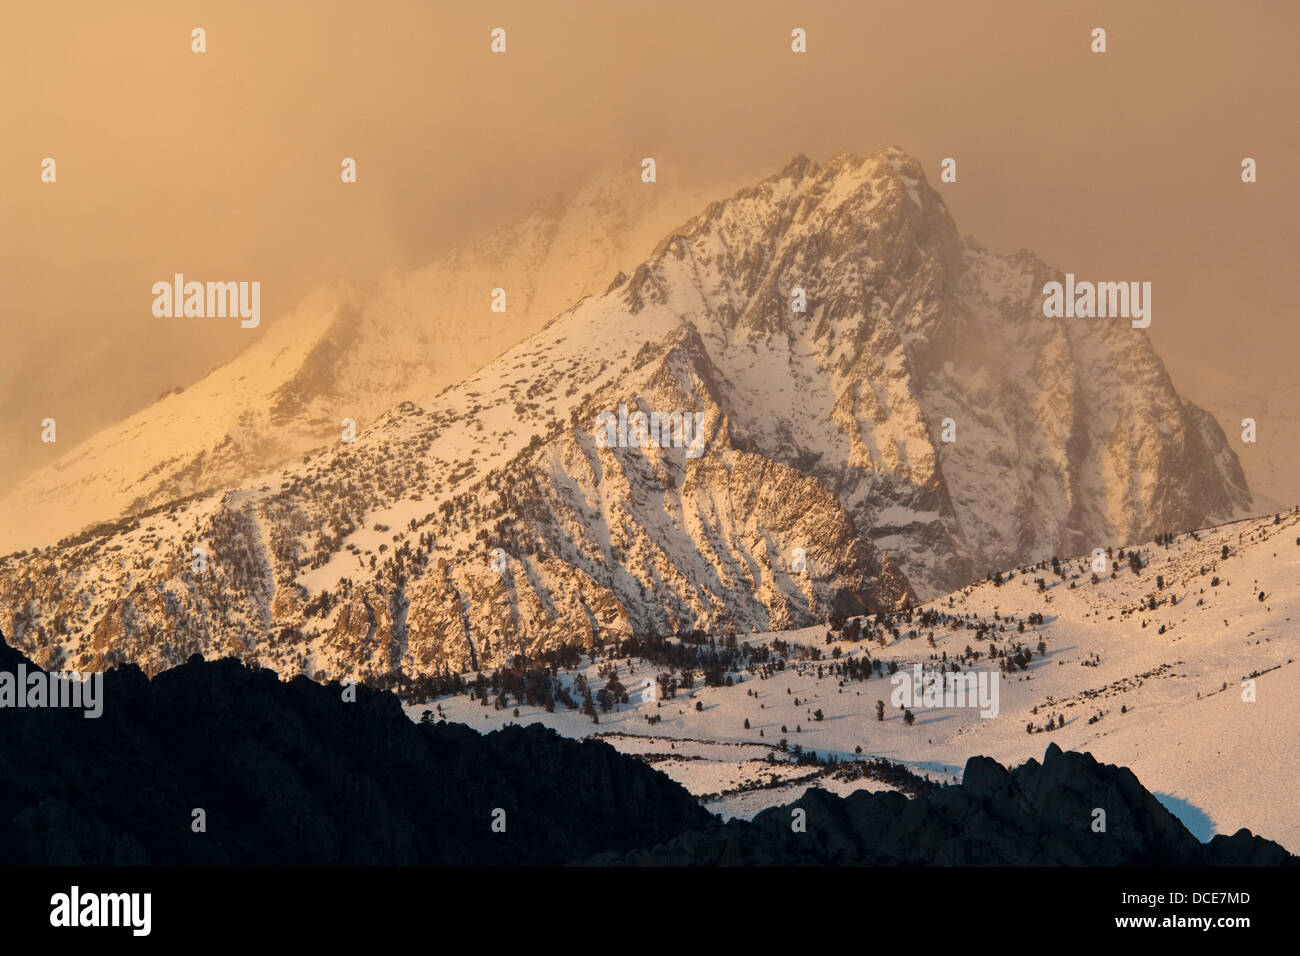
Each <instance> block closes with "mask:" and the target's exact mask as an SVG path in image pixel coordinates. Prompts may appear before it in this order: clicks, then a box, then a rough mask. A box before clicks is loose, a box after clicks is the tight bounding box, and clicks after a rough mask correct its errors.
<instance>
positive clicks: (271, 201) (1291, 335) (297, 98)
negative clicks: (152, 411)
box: [0, 0, 1300, 501]
mask: <svg viewBox="0 0 1300 956" xmlns="http://www.w3.org/2000/svg"><path fill="white" fill-rule="evenodd" d="M196 26H201V27H203V28H204V29H206V31H207V46H208V50H207V52H206V53H204V54H202V55H197V54H193V53H191V52H190V31H191V29H192V28H194V27H196ZM497 26H501V27H504V28H506V30H507V31H508V52H507V53H506V54H505V55H504V56H494V55H492V54H491V53H490V52H489V31H490V30H491V29H492V28H493V27H497ZM796 26H798V27H802V28H804V29H805V30H807V33H808V53H807V54H805V55H794V54H792V53H791V52H790V30H791V29H792V28H793V27H796ZM1097 26H1100V27H1104V28H1106V30H1107V32H1108V47H1109V50H1108V52H1107V53H1105V54H1101V55H1098V54H1093V53H1091V52H1090V49H1089V44H1090V35H1089V34H1090V31H1091V30H1092V28H1093V27H1097ZM1298 27H1300V4H1295V3H1288V2H1281V0H1279V2H1242V0H1236V2H1214V3H1209V2H1187V0H1177V2H1168V0H1146V2H1143V3H1131V2H1119V3H1088V4H1082V3H1066V2H1050V3H1047V2H1033V3H1029V2H1024V3H1021V2H990V3H970V2H966V0H943V2H931V3H923V2H916V0H899V2H881V0H872V2H866V0H852V2H803V3H794V2H789V3H779V2H755V0H744V2H717V0H689V2H679V0H655V2H653V3H634V2H631V0H605V2H578V0H527V2H522V3H512V2H472V3H471V2H468V0H466V2H458V3H437V2H422V3H417V2H399V0H372V2H366V3H362V2H335V0H303V2H298V0H294V2H289V0H221V2H184V0H159V2H139V0H126V2H122V3H111V4H110V3H103V2H98V0H86V2H57V0H53V2H44V3H21V4H20V3H6V4H3V6H0V79H2V80H3V82H0V321H2V322H3V342H4V348H3V349H0V409H2V410H3V412H4V414H3V416H2V421H0V442H2V444H3V447H5V448H6V449H7V450H8V451H7V453H6V454H5V455H4V456H3V461H0V491H3V490H4V489H5V488H7V487H8V486H9V485H10V484H12V483H13V481H15V480H16V479H17V478H19V477H20V476H21V475H22V474H23V473H24V472H26V471H29V470H31V469H33V468H34V467H36V466H38V465H40V464H44V463H46V462H47V461H48V460H50V459H51V457H52V456H54V455H55V454H61V453H65V452H66V451H68V450H70V448H71V447H72V444H73V443H74V442H75V441H77V440H79V439H81V438H84V437H87V436H88V435H90V434H91V433H93V432H94V431H95V430H97V429H98V428H99V427H102V426H103V425H105V424H108V423H109V422H111V421H113V420H116V419H118V418H120V417H122V416H124V415H125V414H128V413H129V412H131V411H134V410H136V409H137V408H139V407H141V406H142V405H143V404H145V403H147V402H149V401H151V400H152V399H153V398H154V397H156V396H157V395H158V393H159V392H160V391H162V390H164V389H167V388H170V387H171V386H173V385H177V384H188V383H190V382H193V381H195V380H196V379H197V378H198V377H200V376H201V375H202V374H203V373H204V372H205V371H206V370H208V369H209V368H211V367H212V366H213V365H214V364H216V363H218V362H220V361H224V360H225V359H227V358H229V357H230V356H231V355H233V354H234V353H235V352H236V351H237V350H238V349H239V348H241V347H243V346H244V345H246V344H247V343H248V341H249V339H248V338H247V337H248V336H249V335H252V334H255V333H253V332H248V331H244V330H241V329H240V328H239V323H238V322H233V323H223V322H197V323H196V322H186V323H175V322H167V321H166V320H159V319H156V318H154V316H153V314H152V312H151V304H152V295H151V293H150V287H151V285H152V283H153V282H154V281H156V280H158V279H162V278H166V277H169V276H170V275H171V274H172V273H173V272H177V271H183V272H185V273H187V274H188V275H190V276H192V277H194V278H197V279H200V280H205V279H232V280H235V279H242V280H258V281H261V283H262V315H263V328H265V327H266V325H267V324H268V323H270V322H274V320H275V316H276V314H277V313H278V312H279V311H281V310H284V309H287V308H288V307H290V306H291V305H292V304H293V303H294V302H296V301H297V300H298V299H299V298H300V297H301V296H302V295H304V294H305V293H306V292H308V291H310V289H312V288H313V287H315V286H317V285H319V284H321V283H323V282H325V281H327V280H330V279H334V278H339V277H344V278H355V279H362V280H364V279H367V278H371V277H373V276H375V275H377V274H378V273H380V272H383V271H384V270H386V269H387V268H389V267H392V266H412V265H415V264H418V263H421V262H424V261H427V260H429V259H431V258H433V257H434V256H436V255H437V254H438V253H439V252H440V251H442V250H444V249H446V248H447V247H448V246H449V245H451V244H454V243H456V242H459V241H462V240H465V239H469V238H472V237H474V236H476V235H478V234H479V233H481V232H483V231H485V230H486V229H487V228H489V227H491V226H493V225H496V224H498V223H500V222H503V221H506V220H508V219H510V218H513V217H514V216H516V215H518V214H520V213H522V212H524V211H525V210H526V209H527V208H528V207H529V206H531V205H532V204H533V203H534V202H535V201H536V200H538V199H540V198H541V197H543V196H545V195H547V194H549V193H553V192H555V191H557V190H563V189H567V188H572V187H573V186H575V185H577V184H578V183H580V182H581V181H583V180H584V179H585V178H586V177H587V176H588V175H590V174H592V173H593V172H595V171H596V170H597V168H598V167H599V166H601V165H602V164H604V163H606V162H608V158H609V157H612V156H620V155H626V154H628V153H629V151H630V152H631V153H634V154H640V153H641V152H642V151H645V150H649V149H651V148H653V149H654V150H656V151H657V152H656V155H657V158H659V170H658V175H659V179H660V181H663V180H664V179H665V178H667V177H671V176H698V177H700V178H702V179H708V180H711V181H716V180H717V179H719V178H729V177H735V176H740V175H742V174H743V175H746V176H748V175H751V174H752V175H753V176H755V177H757V176H758V175H763V174H767V173H770V172H775V171H776V170H778V169H779V168H780V167H781V166H782V165H784V163H785V162H786V161H787V160H788V159H789V158H790V157H791V156H792V155H794V154H795V153H799V152H802V153H806V154H808V155H809V156H811V157H812V158H813V159H816V160H824V159H825V158H827V157H828V156H829V155H831V154H832V153H834V152H835V151H837V150H839V149H847V150H850V151H852V152H856V153H860V154H864V153H867V152H870V151H872V150H874V149H875V148H877V147H879V146H882V145H887V144H888V145H896V146H899V147H901V148H903V149H905V150H906V151H908V152H909V153H911V154H912V155H914V156H916V157H917V158H918V159H920V160H921V161H922V163H923V164H924V165H925V167H926V169H927V170H929V171H930V177H931V182H932V183H934V184H936V185H937V172H938V167H939V161H940V159H942V158H943V157H945V156H952V157H955V158H956V159H957V161H958V172H959V176H958V182H957V183H955V184H949V185H944V186H943V187H942V188H943V190H944V192H943V195H944V197H945V200H946V201H947V203H948V206H949V209H950V210H951V211H952V213H953V215H954V217H955V218H956V220H957V223H958V227H959V228H960V230H961V232H962V233H963V234H969V235H974V236H976V237H978V238H979V239H980V241H981V242H982V243H983V244H984V245H985V246H987V247H988V248H990V249H992V250H995V251H1004V252H1012V251H1015V250H1016V249H1019V248H1022V247H1023V248H1027V249H1030V250H1032V251H1033V252H1035V253H1036V254H1038V255H1039V256H1040V257H1042V258H1043V259H1045V260H1046V261H1047V262H1048V263H1050V264H1052V265H1053V266H1055V267H1057V268H1059V269H1061V270H1063V271H1073V272H1075V273H1076V274H1078V275H1079V276H1081V277H1092V278H1106V279H1115V280H1125V279H1133V280H1150V281H1151V282H1152V283H1153V287H1154V293H1153V302H1154V322H1153V324H1152V327H1151V328H1150V330H1149V334H1150V335H1151V337H1152V339H1153V341H1154V343H1155V346H1156V348H1157V350H1158V351H1159V353H1160V354H1161V356H1162V357H1163V358H1164V359H1165V360H1166V362H1167V364H1168V366H1169V368H1170V371H1171V374H1172V375H1173V378H1174V382H1175V385H1176V386H1177V387H1178V388H1179V390H1180V391H1181V392H1182V393H1183V395H1184V396H1185V397H1188V398H1191V399H1192V400H1194V401H1196V402H1198V403H1200V404H1202V405H1204V406H1205V407H1207V408H1208V409H1209V410H1210V411H1212V412H1213V413H1215V414H1216V416H1217V417H1218V418H1219V420H1220V422H1221V423H1223V424H1224V425H1225V429H1226V430H1227V431H1228V435H1229V438H1230V439H1232V440H1233V444H1234V447H1235V448H1237V449H1238V451H1239V454H1242V457H1243V463H1244V464H1245V466H1246V469H1247V475H1248V477H1250V478H1252V479H1253V478H1254V474H1253V472H1252V464H1251V460H1250V457H1249V456H1250V454H1253V453H1254V451H1253V450H1252V451H1250V452H1246V453H1243V452H1242V451H1241V445H1240V443H1239V442H1237V441H1236V440H1235V439H1236V437H1237V434H1238V432H1239V429H1236V430H1234V429H1232V428H1229V427H1228V425H1229V424H1231V422H1232V418H1233V415H1236V416H1237V418H1238V419H1239V418H1240V413H1239V412H1237V411H1236V410H1237V409H1238V407H1242V408H1253V407H1256V406H1258V407H1263V406H1264V404H1265V403H1266V402H1269V401H1272V402H1273V411H1271V412H1270V415H1269V417H1267V418H1265V417H1261V429H1260V431H1261V435H1260V442H1261V443H1264V442H1267V441H1273V442H1283V441H1289V442H1290V444H1289V446H1287V447H1289V448H1290V449H1294V448H1295V447H1296V445H1297V444H1300V432H1298V431H1297V428H1296V425H1295V417H1294V416H1295V410H1294V405H1292V406H1290V415H1291V417H1290V419H1289V421H1290V424H1289V425H1288V424H1287V422H1286V420H1285V419H1284V418H1283V417H1281V416H1282V413H1283V411H1284V409H1283V405H1282V404H1281V403H1279V400H1278V398H1277V396H1278V395H1279V394H1285V392H1286V389H1287V388H1290V389H1291V390H1292V391H1291V393H1290V394H1291V395H1292V396H1294V395H1295V394H1296V392H1295V388H1296V383H1297V380H1300V372H1297V370H1296V351H1297V349H1296V346H1297V344H1300V335H1298V334H1297V332H1296V318H1295V302H1296V299H1297V294H1298V293H1300V288H1298V284H1300V283H1298V281H1297V269H1296V265H1295V264H1296V262H1297V259H1298V258H1300V238H1298V237H1297V224H1298V223H1300V185H1298V184H1297V169H1298V163H1300V124H1298V123H1297V122H1296V120H1295V115H1294V113H1295V104H1296V103H1297V101H1300V78H1298V73H1300V71H1297V70H1296V68H1295V47H1296V43H1297V39H1298V38H1300V30H1298V29H1297V28H1298ZM46 156H50V157H54V158H55V159H56V161H57V163H58V182H57V184H54V185H49V184H43V183H41V182H40V163H41V160H42V158H44V157H46ZM344 156H353V157H356V158H357V160H358V164H359V176H358V179H359V182H358V184H357V186H355V187H349V188H346V189H345V188H342V187H341V185H340V183H339V178H338V173H339V161H340V159H341V158H342V157H344ZM1244 156H1251V157H1254V158H1255V159H1256V160H1257V161H1258V164H1259V182H1258V183H1255V184H1253V185H1245V184H1243V183H1242V182H1241V180H1240V163H1241V159H1242V157H1244ZM638 173H639V170H638V169H631V170H629V175H634V176H635V175H637V174H638ZM646 251H647V253H648V252H649V250H646ZM467 371H468V370H467ZM46 416H51V417H55V418H57V419H58V422H59V443H58V450H57V452H56V451H54V446H44V445H42V444H41V443H40V441H39V421H40V419H41V418H43V417H46ZM1265 421H1267V422H1268V427H1266V426H1265V424H1264V423H1265ZM1287 428H1289V429H1290V431H1289V432H1287V431H1286V429H1287ZM1288 435H1289V437H1287V436H1288ZM1273 447H1274V449H1275V450H1276V449H1277V447H1278V446H1277V445H1275V446H1273ZM1288 454H1290V455H1291V457H1290V458H1289V459H1288V462H1289V463H1290V464H1289V465H1288V466H1287V469H1289V470H1287V469H1284V470H1283V477H1282V478H1281V479H1279V480H1277V481H1276V482H1275V484H1278V488H1277V489H1270V490H1272V491H1275V492H1277V493H1284V494H1289V499H1290V500H1291V501H1296V500H1300V475H1298V474H1297V470H1298V469H1297V467H1295V464H1296V462H1297V458H1296V457H1295V452H1294V451H1291V452H1288ZM1253 483H1254V484H1256V485H1258V483H1259V482H1258V480H1257V479H1256V480H1254V481H1253Z"/></svg>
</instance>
